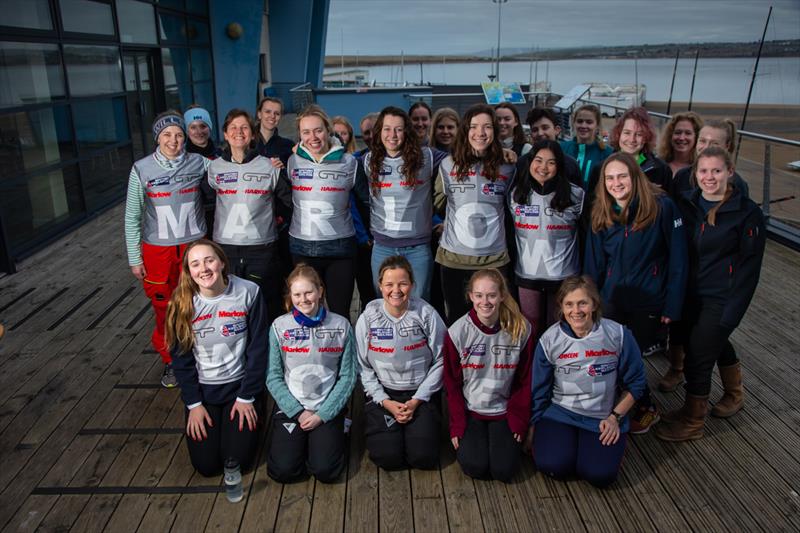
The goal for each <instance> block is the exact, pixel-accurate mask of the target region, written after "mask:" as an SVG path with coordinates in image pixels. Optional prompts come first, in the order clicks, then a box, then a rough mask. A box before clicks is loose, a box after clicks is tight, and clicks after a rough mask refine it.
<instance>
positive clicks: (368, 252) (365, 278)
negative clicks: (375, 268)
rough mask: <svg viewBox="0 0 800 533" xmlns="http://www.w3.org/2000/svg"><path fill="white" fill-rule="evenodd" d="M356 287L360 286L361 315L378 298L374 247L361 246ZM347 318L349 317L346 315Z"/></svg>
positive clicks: (357, 258)
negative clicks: (373, 282) (373, 265)
mask: <svg viewBox="0 0 800 533" xmlns="http://www.w3.org/2000/svg"><path fill="white" fill-rule="evenodd" d="M355 270H356V285H357V286H358V297H359V299H360V300H361V302H360V303H361V308H360V309H359V314H361V313H363V312H364V308H365V307H366V306H367V304H368V303H369V302H371V301H372V300H374V299H375V298H377V296H376V294H375V286H374V285H373V284H372V246H371V245H367V244H359V245H358V252H357V253H356V269H355ZM344 316H347V315H344Z"/></svg>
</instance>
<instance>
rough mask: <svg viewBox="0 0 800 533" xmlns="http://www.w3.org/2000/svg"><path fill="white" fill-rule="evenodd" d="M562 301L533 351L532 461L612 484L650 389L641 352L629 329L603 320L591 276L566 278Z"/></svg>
mask: <svg viewBox="0 0 800 533" xmlns="http://www.w3.org/2000/svg"><path fill="white" fill-rule="evenodd" d="M556 301H557V303H558V307H559V315H561V320H560V321H559V322H558V323H556V324H553V325H552V326H551V327H550V328H549V329H548V330H547V331H545V333H544V335H542V337H541V339H539V343H538V344H537V345H536V352H535V354H534V356H533V358H534V363H533V365H534V368H533V392H532V404H533V410H532V413H533V414H532V417H531V423H532V425H533V427H532V428H531V431H532V432H533V459H534V462H535V463H536V467H537V468H538V469H539V470H540V471H541V472H543V473H545V474H547V475H549V476H553V477H555V478H559V479H563V478H569V477H573V476H577V477H578V478H580V479H585V480H586V481H588V482H589V483H591V484H592V485H594V486H596V487H607V486H608V485H610V484H611V483H613V482H614V480H616V479H617V474H618V473H619V467H620V464H621V463H622V455H623V453H624V452H625V441H626V435H625V433H626V432H627V431H628V420H627V417H626V416H625V415H626V414H627V413H628V411H629V410H630V409H631V407H633V405H634V403H635V402H636V400H637V399H638V398H639V397H640V396H641V395H642V392H643V391H644V387H645V383H646V378H645V374H644V365H643V363H642V355H641V352H640V351H639V346H638V345H637V344H636V339H634V337H633V334H632V333H631V332H630V330H628V329H627V328H626V327H624V326H622V325H621V324H619V323H617V322H614V321H613V320H609V319H607V318H601V308H600V294H599V293H598V291H597V287H596V286H595V284H594V282H593V281H592V280H591V278H589V277H588V276H581V277H571V278H567V279H566V280H564V282H563V283H562V284H561V288H560V289H559V290H558V294H557V295H556ZM620 389H621V390H622V393H621V394H618V390H620Z"/></svg>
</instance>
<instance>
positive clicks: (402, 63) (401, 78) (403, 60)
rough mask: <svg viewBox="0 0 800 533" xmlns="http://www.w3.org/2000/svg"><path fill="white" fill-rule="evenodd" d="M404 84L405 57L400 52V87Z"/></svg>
mask: <svg viewBox="0 0 800 533" xmlns="http://www.w3.org/2000/svg"><path fill="white" fill-rule="evenodd" d="M405 84H406V56H405V54H404V53H403V51H402V50H400V86H401V87H402V86H405Z"/></svg>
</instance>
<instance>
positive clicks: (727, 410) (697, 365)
mask: <svg viewBox="0 0 800 533" xmlns="http://www.w3.org/2000/svg"><path fill="white" fill-rule="evenodd" d="M694 174H695V176H696V177H697V183H698V185H699V188H697V189H694V190H693V191H691V192H688V193H686V194H685V196H684V199H683V201H682V202H681V204H680V207H681V211H682V213H683V217H684V220H685V221H686V230H687V233H688V235H689V282H688V288H687V297H686V303H687V305H686V313H685V314H686V316H685V317H684V323H685V325H686V326H687V327H688V328H689V330H688V332H687V333H688V335H687V336H686V337H685V338H684V346H686V347H687V355H686V362H685V374H686V398H685V400H684V404H683V407H681V408H680V409H679V410H677V411H675V412H672V413H667V414H666V415H665V419H666V421H667V423H666V424H664V425H663V426H662V427H659V428H658V431H656V435H657V436H658V437H659V438H661V439H664V440H670V441H682V440H693V439H699V438H701V437H702V436H703V427H704V425H705V415H706V411H707V410H708V394H709V391H710V390H711V373H712V371H713V369H714V364H715V363H716V364H717V366H719V371H720V377H721V378H722V384H723V388H724V390H725V394H724V395H723V397H722V399H721V400H720V401H719V402H717V404H716V405H715V406H714V409H712V411H711V414H712V415H715V416H718V417H723V418H724V417H728V416H732V415H733V414H735V413H736V412H738V411H739V410H740V409H741V408H742V407H743V406H744V391H743V389H742V374H741V367H740V365H739V360H738V358H737V357H736V351H735V350H734V348H733V345H732V344H731V342H730V340H729V337H730V335H731V333H732V332H733V330H734V329H735V328H736V326H738V325H739V322H740V321H741V320H742V317H743V316H744V314H745V312H746V311H747V307H748V305H749V304H750V300H751V299H752V297H753V293H754V292H755V290H756V285H757V284H758V277H759V274H760V272H761V261H762V259H763V256H764V246H765V241H766V232H765V230H764V217H763V215H762V213H761V209H759V207H758V206H757V205H756V204H755V203H754V202H753V201H752V200H750V199H749V198H746V197H745V196H744V194H743V193H742V191H741V190H740V189H739V188H738V187H736V186H734V185H733V175H734V168H733V163H732V161H731V156H730V154H729V153H728V152H727V151H726V150H724V149H723V148H720V147H715V146H712V147H709V148H707V149H705V150H704V151H703V152H701V153H700V155H699V156H698V157H697V160H696V161H695V164H694Z"/></svg>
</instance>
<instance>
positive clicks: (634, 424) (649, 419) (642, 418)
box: [628, 405, 661, 435]
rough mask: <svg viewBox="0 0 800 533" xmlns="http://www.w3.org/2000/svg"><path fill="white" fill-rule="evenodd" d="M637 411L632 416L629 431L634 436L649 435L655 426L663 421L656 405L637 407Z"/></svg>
mask: <svg viewBox="0 0 800 533" xmlns="http://www.w3.org/2000/svg"><path fill="white" fill-rule="evenodd" d="M635 409H636V411H635V412H634V413H633V414H632V415H631V427H630V429H629V430H628V431H629V433H632V434H633V435H641V434H642V433H647V432H648V431H650V428H651V427H653V425H654V424H656V423H657V422H658V421H659V420H661V416H660V415H659V414H658V408H657V407H656V406H655V405H649V406H641V407H639V406H637V407H635Z"/></svg>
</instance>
